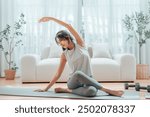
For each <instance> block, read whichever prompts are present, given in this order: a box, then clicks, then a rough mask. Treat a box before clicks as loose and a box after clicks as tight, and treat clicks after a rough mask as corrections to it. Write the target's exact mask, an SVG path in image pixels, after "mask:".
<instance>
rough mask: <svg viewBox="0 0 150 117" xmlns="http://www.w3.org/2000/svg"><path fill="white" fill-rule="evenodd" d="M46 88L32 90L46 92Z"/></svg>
mask: <svg viewBox="0 0 150 117" xmlns="http://www.w3.org/2000/svg"><path fill="white" fill-rule="evenodd" d="M46 91H47V90H45V89H36V90H34V92H46Z"/></svg>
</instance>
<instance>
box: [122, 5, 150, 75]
mask: <svg viewBox="0 0 150 117" xmlns="http://www.w3.org/2000/svg"><path fill="white" fill-rule="evenodd" d="M149 6H150V3H149ZM149 14H150V8H149ZM149 14H146V13H144V12H142V11H140V12H135V13H132V14H131V15H125V18H124V19H123V24H124V26H125V28H126V30H127V31H128V38H127V41H128V40H130V39H134V40H135V42H137V44H138V46H139V50H138V53H139V64H137V78H141V77H142V78H144V77H145V78H148V77H149V74H148V65H147V64H142V62H141V53H142V47H143V45H145V44H146V42H147V40H148V39H150V30H149V29H148V25H149V24H150V15H149ZM143 70H144V71H145V72H142V71H143ZM145 73H146V74H145Z"/></svg>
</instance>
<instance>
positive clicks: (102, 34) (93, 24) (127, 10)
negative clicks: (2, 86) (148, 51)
mask: <svg viewBox="0 0 150 117" xmlns="http://www.w3.org/2000/svg"><path fill="white" fill-rule="evenodd" d="M147 3H148V0H0V24H1V26H0V29H1V30H2V29H3V28H4V27H5V25H6V24H10V25H11V24H13V23H14V21H16V20H17V18H18V17H19V15H20V14H21V13H23V14H24V15H25V20H26V22H27V24H26V26H25V27H24V30H23V33H24V35H23V36H22V37H21V38H22V40H23V44H24V45H23V46H20V47H19V48H17V49H16V50H15V53H16V54H15V56H14V58H15V61H16V63H17V65H18V66H19V65H20V58H21V56H22V55H24V54H26V53H34V54H40V53H41V50H42V49H43V48H44V47H45V46H48V45H50V44H52V43H55V40H54V37H55V34H56V33H57V32H58V31H59V30H61V29H64V27H61V26H60V25H58V24H56V23H54V22H48V23H42V24H39V23H38V19H39V18H41V17H43V16H53V17H56V18H59V19H61V20H64V21H66V22H68V23H71V24H72V25H73V26H74V27H75V28H76V29H77V31H78V32H80V33H81V34H82V36H83V38H84V39H85V41H86V43H89V44H90V43H94V42H96V43H97V42H99V43H101V42H107V43H109V44H110V46H111V48H112V51H113V53H123V52H130V53H134V54H135V55H136V56H137V53H136V52H137V51H136V49H137V47H136V45H135V44H134V42H132V41H130V42H128V43H126V42H125V40H126V34H125V32H124V28H123V24H122V19H123V18H124V16H125V14H131V13H132V12H134V11H139V10H141V9H142V8H144V10H147V9H145V5H146V4H147ZM143 6H144V7H143ZM0 62H1V64H0V65H1V66H0V67H1V68H0V70H1V73H3V70H4V69H5V68H6V67H7V65H6V64H5V63H4V58H3V57H1V58H0ZM2 75H3V74H2Z"/></svg>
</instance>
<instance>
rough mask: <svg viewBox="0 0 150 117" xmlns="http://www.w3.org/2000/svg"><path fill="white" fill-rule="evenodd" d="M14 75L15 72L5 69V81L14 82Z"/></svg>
mask: <svg viewBox="0 0 150 117" xmlns="http://www.w3.org/2000/svg"><path fill="white" fill-rule="evenodd" d="M15 75H16V70H11V69H6V70H5V78H6V80H14V79H15Z"/></svg>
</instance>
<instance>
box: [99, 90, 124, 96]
mask: <svg viewBox="0 0 150 117" xmlns="http://www.w3.org/2000/svg"><path fill="white" fill-rule="evenodd" d="M101 90H102V91H104V92H106V93H108V94H109V95H113V96H119V97H121V96H122V95H123V94H124V91H122V90H110V89H106V88H102V89H101Z"/></svg>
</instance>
